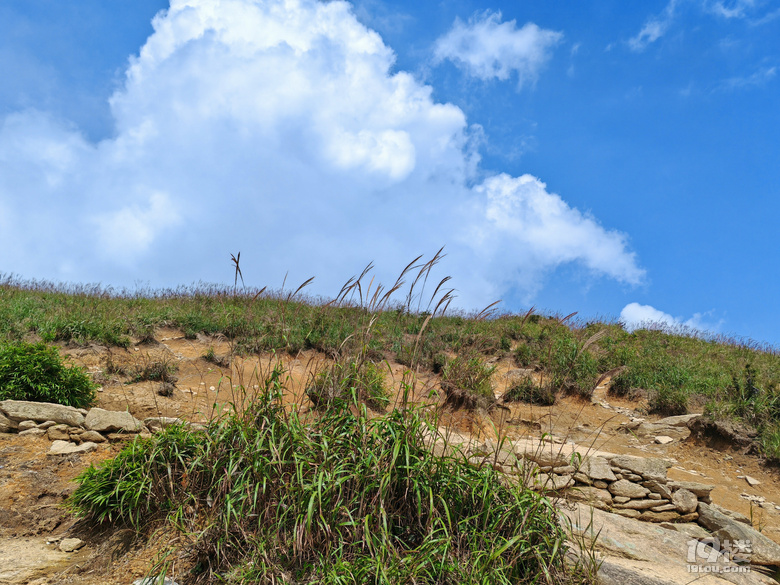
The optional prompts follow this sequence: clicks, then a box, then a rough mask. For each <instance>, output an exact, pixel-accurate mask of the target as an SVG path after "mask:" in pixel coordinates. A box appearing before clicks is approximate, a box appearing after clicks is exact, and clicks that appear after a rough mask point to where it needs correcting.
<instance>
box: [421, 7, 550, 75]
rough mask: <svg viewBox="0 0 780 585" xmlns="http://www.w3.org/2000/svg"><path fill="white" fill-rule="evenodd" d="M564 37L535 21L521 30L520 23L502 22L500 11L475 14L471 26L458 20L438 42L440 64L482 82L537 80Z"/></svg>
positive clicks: (513, 21)
mask: <svg viewBox="0 0 780 585" xmlns="http://www.w3.org/2000/svg"><path fill="white" fill-rule="evenodd" d="M562 38H563V34H562V33H560V32H556V31H552V30H545V29H542V28H539V27H538V26H537V25H535V24H534V23H532V22H529V23H527V24H525V25H523V27H522V28H519V29H518V28H517V21H515V20H510V21H507V22H501V13H500V12H492V13H491V12H490V11H487V12H484V13H482V14H478V15H475V16H474V17H472V18H471V19H470V20H469V22H468V23H464V22H463V21H461V20H460V19H457V20H455V24H454V25H453V26H452V29H451V30H450V31H449V32H448V33H447V34H445V35H444V36H442V37H441V38H439V39H438V40H437V41H436V47H435V52H434V57H435V61H436V62H442V61H444V60H446V59H449V60H451V61H452V62H453V63H455V65H457V66H458V67H459V68H461V69H463V70H464V71H466V72H467V73H468V74H469V75H472V76H474V77H478V78H480V79H484V80H488V79H494V78H495V79H500V80H506V79H509V77H510V75H511V74H512V73H516V74H517V85H518V87H522V86H523V85H524V84H525V83H528V82H530V83H533V82H534V81H536V79H537V77H538V75H539V70H540V68H541V67H542V66H543V65H544V64H545V63H546V62H547V61H548V60H549V58H550V53H551V51H552V49H553V47H555V45H557V44H558V43H559V42H560V41H561V39H562Z"/></svg>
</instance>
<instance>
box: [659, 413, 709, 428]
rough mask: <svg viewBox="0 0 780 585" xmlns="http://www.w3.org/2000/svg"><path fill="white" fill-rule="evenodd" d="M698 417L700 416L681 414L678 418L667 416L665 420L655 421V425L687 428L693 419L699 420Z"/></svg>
mask: <svg viewBox="0 0 780 585" xmlns="http://www.w3.org/2000/svg"><path fill="white" fill-rule="evenodd" d="M700 416H701V414H681V415H679V416H667V417H666V418H662V419H661V420H657V421H655V424H657V425H663V426H667V427H681V428H688V423H689V422H690V421H692V420H693V419H695V418H699V417H700Z"/></svg>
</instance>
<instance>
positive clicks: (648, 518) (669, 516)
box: [639, 510, 680, 523]
mask: <svg viewBox="0 0 780 585" xmlns="http://www.w3.org/2000/svg"><path fill="white" fill-rule="evenodd" d="M679 517H680V513H679V512H674V511H671V510H670V511H668V512H653V511H651V510H645V511H644V512H642V514H641V516H639V519H640V520H641V521H642V522H655V523H661V522H674V521H675V520H677V519H678V518H679Z"/></svg>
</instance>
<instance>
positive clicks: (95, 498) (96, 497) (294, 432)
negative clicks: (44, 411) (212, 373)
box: [69, 369, 586, 585]
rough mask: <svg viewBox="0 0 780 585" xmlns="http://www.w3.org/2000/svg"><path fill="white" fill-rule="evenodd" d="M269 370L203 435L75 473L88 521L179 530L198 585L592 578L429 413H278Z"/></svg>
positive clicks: (544, 510) (560, 539) (143, 446)
mask: <svg viewBox="0 0 780 585" xmlns="http://www.w3.org/2000/svg"><path fill="white" fill-rule="evenodd" d="M282 381H283V373H282V372H281V371H280V370H278V369H277V370H274V371H273V372H272V373H271V375H270V376H269V377H268V379H267V380H266V382H265V384H264V389H263V391H261V392H260V394H259V395H258V396H257V397H256V399H255V400H254V402H253V404H252V406H251V407H249V408H248V409H247V410H245V411H242V412H233V413H231V414H228V415H227V416H224V417H223V418H221V419H219V420H216V421H215V422H213V423H212V424H211V425H209V427H208V428H207V430H206V431H203V432H195V431H189V430H187V429H186V428H184V427H172V428H170V429H168V430H166V431H164V432H163V433H161V434H159V435H156V436H154V437H152V438H150V439H146V440H140V439H139V440H136V441H135V442H134V443H132V444H130V445H128V446H127V447H126V448H125V449H124V450H123V451H122V452H121V453H120V455H119V456H118V457H117V458H115V459H114V460H112V461H109V462H107V463H104V464H103V465H102V466H101V467H97V468H95V467H90V468H89V469H88V470H87V471H85V472H84V473H83V474H82V475H81V476H80V477H79V478H78V481H79V486H78V488H77V489H76V490H75V492H74V493H73V495H72V496H71V498H70V500H69V503H70V506H71V507H72V508H73V509H74V510H75V511H76V512H77V513H79V514H80V515H82V516H84V517H86V518H88V519H91V520H93V521H104V520H110V521H114V522H116V521H124V522H127V523H130V524H132V525H134V526H157V527H159V526H160V525H161V524H163V525H168V526H175V527H176V528H177V529H178V530H181V531H182V532H183V533H184V535H186V536H187V538H184V539H180V542H186V541H189V543H190V544H189V545H188V546H186V547H185V548H184V549H183V550H179V551H178V553H177V554H180V555H183V557H182V556H180V558H186V559H187V560H188V562H189V565H190V566H191V572H192V574H193V575H194V577H195V578H196V580H197V581H198V582H203V583H206V582H215V581H219V582H226V583H257V582H259V583H273V582H295V583H328V584H330V583H333V584H336V583H339V584H341V583H354V584H356V585H357V584H364V583H374V584H405V583H409V584H411V583H419V584H423V583H425V584H442V585H444V584H464V585H465V584H472V583H473V584H477V583H479V584H493V583H496V584H504V583H505V584H509V583H513V584H514V583H571V582H582V581H584V580H586V577H585V576H584V573H580V572H578V571H577V570H574V569H571V568H567V566H566V565H565V564H564V557H565V554H566V550H567V548H566V544H565V534H564V532H563V530H562V528H561V526H560V524H559V522H558V517H557V514H556V512H555V510H554V509H553V507H552V505H551V504H550V502H549V500H547V499H546V498H544V497H543V496H540V495H539V494H537V493H535V492H533V491H531V490H528V489H526V488H523V487H521V486H519V485H516V484H515V483H514V482H513V483H507V482H505V481H504V480H503V479H502V476H501V474H499V473H498V472H496V471H494V470H493V468H492V467H491V466H474V465H471V464H469V463H468V461H467V459H466V456H465V455H462V454H460V453H459V452H457V451H455V452H454V454H452V455H449V456H443V457H439V456H436V455H434V454H433V453H432V452H431V451H430V450H429V449H428V447H427V446H426V437H429V436H430V435H431V433H432V432H435V429H436V425H435V421H429V420H428V419H426V418H425V415H424V413H422V412H420V411H414V410H405V411H400V410H394V411H392V412H390V413H388V414H386V415H382V416H378V417H376V416H369V414H368V412H367V411H366V409H365V407H363V406H361V402H360V401H359V400H358V398H357V396H356V395H355V394H352V395H343V396H341V397H340V398H335V399H334V400H333V401H332V402H331V403H330V407H329V408H328V409H327V410H326V411H323V412H322V414H321V415H320V416H316V417H311V416H310V417H308V418H306V419H304V418H302V416H301V414H302V413H301V412H299V411H298V410H296V409H293V410H291V411H290V410H285V409H284V408H282V406H281V401H280V398H281V392H282Z"/></svg>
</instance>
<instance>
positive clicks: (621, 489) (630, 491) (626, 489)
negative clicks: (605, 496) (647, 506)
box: [609, 479, 658, 505]
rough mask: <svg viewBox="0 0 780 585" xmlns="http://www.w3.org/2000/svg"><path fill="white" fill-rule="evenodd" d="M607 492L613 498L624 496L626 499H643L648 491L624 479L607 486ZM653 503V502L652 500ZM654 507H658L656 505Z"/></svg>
mask: <svg viewBox="0 0 780 585" xmlns="http://www.w3.org/2000/svg"><path fill="white" fill-rule="evenodd" d="M609 491H610V493H611V494H612V495H613V496H625V497H627V498H644V497H645V496H646V495H647V493H648V492H649V491H650V490H648V489H647V488H643V487H642V486H641V485H637V484H635V483H631V482H630V481H628V480H626V479H620V480H618V481H616V482H614V483H611V484H610V485H609ZM652 501H654V502H655V500H652ZM655 505H658V504H657V503H656V504H655Z"/></svg>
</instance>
